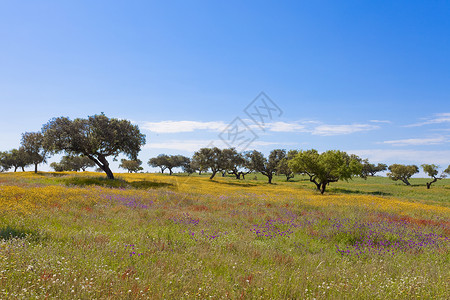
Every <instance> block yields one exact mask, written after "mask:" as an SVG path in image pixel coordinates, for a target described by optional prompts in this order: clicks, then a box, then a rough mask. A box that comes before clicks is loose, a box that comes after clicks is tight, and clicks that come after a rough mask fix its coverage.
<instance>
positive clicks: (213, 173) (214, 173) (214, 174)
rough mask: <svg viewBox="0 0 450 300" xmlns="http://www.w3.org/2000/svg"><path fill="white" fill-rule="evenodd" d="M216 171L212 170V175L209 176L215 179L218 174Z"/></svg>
mask: <svg viewBox="0 0 450 300" xmlns="http://www.w3.org/2000/svg"><path fill="white" fill-rule="evenodd" d="M216 173H217V171H212V174H211V176H210V177H209V179H213V178H214V176H216Z"/></svg>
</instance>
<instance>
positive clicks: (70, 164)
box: [50, 155, 95, 172]
mask: <svg viewBox="0 0 450 300" xmlns="http://www.w3.org/2000/svg"><path fill="white" fill-rule="evenodd" d="M94 166H95V163H94V162H93V161H92V160H91V159H89V158H87V157H86V156H71V155H65V156H63V157H62V158H61V161H60V162H59V163H57V162H52V163H51V164H50V167H51V168H53V169H54V170H55V171H56V172H63V171H75V172H78V171H80V170H83V171H86V169H87V168H89V167H94Z"/></svg>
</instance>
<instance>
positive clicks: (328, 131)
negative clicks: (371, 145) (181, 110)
mask: <svg viewBox="0 0 450 300" xmlns="http://www.w3.org/2000/svg"><path fill="white" fill-rule="evenodd" d="M242 121H243V122H244V123H245V124H247V125H248V126H249V128H251V129H252V130H258V129H259V127H258V126H257V125H255V124H253V123H252V121H251V120H246V119H243V120H242ZM141 127H142V128H143V129H144V130H149V131H152V132H156V133H183V132H193V131H196V130H208V131H213V132H222V131H223V130H225V129H226V127H227V123H225V122H223V121H211V122H201V121H161V122H143V123H141ZM264 127H265V129H266V130H267V131H269V132H287V133H296V132H297V133H300V132H301V133H310V134H312V135H321V136H333V135H346V134H352V133H355V132H361V131H369V130H375V129H379V128H380V127H379V126H378V125H373V124H336V125H334V124H325V123H322V122H319V121H297V122H282V121H278V122H270V123H266V124H265V126H264Z"/></svg>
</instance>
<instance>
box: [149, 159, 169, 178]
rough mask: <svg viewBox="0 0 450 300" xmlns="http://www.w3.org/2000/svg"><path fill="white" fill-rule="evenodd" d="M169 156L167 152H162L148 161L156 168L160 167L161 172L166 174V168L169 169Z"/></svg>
mask: <svg viewBox="0 0 450 300" xmlns="http://www.w3.org/2000/svg"><path fill="white" fill-rule="evenodd" d="M168 161H169V156H168V155H166V154H160V155H158V156H157V157H152V158H150V159H149V161H148V165H149V166H150V167H154V168H160V169H161V173H162V174H164V170H165V169H167V165H168V164H169V163H168Z"/></svg>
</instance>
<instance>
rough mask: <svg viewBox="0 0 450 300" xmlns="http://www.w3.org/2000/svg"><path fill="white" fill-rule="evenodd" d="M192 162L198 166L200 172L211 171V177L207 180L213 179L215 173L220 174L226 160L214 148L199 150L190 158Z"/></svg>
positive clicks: (220, 152)
mask: <svg viewBox="0 0 450 300" xmlns="http://www.w3.org/2000/svg"><path fill="white" fill-rule="evenodd" d="M192 161H193V162H194V163H195V165H197V166H199V168H200V169H201V170H205V168H206V169H211V172H212V174H211V176H210V177H209V179H213V178H214V176H215V175H216V173H217V172H221V171H223V170H225V169H226V167H227V163H226V159H225V157H224V155H223V153H222V150H220V149H219V148H217V147H214V148H201V149H200V150H198V151H197V152H195V153H194V156H192Z"/></svg>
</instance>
